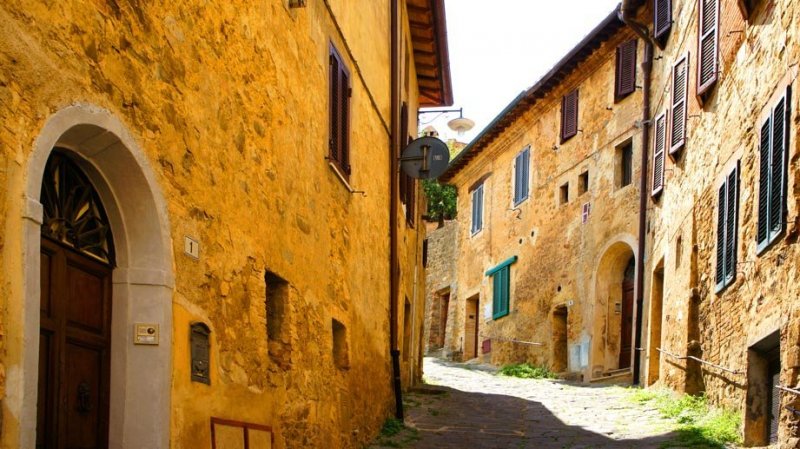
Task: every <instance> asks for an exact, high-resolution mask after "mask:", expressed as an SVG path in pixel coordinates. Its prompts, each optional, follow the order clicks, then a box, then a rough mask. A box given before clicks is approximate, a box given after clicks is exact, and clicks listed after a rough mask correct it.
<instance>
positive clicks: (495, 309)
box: [492, 270, 503, 317]
mask: <svg viewBox="0 0 800 449" xmlns="http://www.w3.org/2000/svg"><path fill="white" fill-rule="evenodd" d="M501 272H502V270H500V272H498V273H495V274H494V276H493V277H492V281H493V282H492V284H493V288H492V315H493V317H497V315H499V314H500V297H501V295H502V292H501V290H502V289H503V287H502V285H503V282H502V277H503V276H502V274H501Z"/></svg>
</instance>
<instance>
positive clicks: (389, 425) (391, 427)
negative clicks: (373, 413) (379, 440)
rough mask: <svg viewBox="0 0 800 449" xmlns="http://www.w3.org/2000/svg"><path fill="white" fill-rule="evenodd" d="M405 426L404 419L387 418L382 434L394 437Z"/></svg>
mask: <svg viewBox="0 0 800 449" xmlns="http://www.w3.org/2000/svg"><path fill="white" fill-rule="evenodd" d="M405 427H406V426H405V424H403V421H400V420H399V419H397V418H387V419H386V421H384V422H383V426H382V427H381V436H382V437H393V436H395V435H397V434H398V433H400V432H401V431H402V430H403V429H404V428H405Z"/></svg>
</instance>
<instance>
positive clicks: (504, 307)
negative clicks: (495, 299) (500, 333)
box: [500, 267, 511, 315]
mask: <svg viewBox="0 0 800 449" xmlns="http://www.w3.org/2000/svg"><path fill="white" fill-rule="evenodd" d="M500 274H502V276H503V278H502V284H503V290H502V296H500V311H501V312H502V313H503V314H504V315H505V314H508V296H509V286H510V285H511V282H510V279H509V275H510V274H511V268H510V267H505V268H504V269H502V270H500Z"/></svg>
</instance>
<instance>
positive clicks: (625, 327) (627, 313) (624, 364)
mask: <svg viewBox="0 0 800 449" xmlns="http://www.w3.org/2000/svg"><path fill="white" fill-rule="evenodd" d="M620 332H621V333H620V335H619V368H620V369H622V368H630V366H631V351H632V349H633V344H632V343H631V339H632V336H633V335H632V334H633V281H632V280H628V279H626V280H624V281H622V330H621V331H620Z"/></svg>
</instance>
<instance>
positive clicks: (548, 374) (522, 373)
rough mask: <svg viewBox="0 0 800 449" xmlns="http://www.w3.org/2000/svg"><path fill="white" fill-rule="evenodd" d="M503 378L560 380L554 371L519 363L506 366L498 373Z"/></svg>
mask: <svg viewBox="0 0 800 449" xmlns="http://www.w3.org/2000/svg"><path fill="white" fill-rule="evenodd" d="M497 373H498V374H500V375H501V376H509V377H519V378H522V379H558V376H556V375H555V373H553V372H552V371H550V370H549V369H547V368H546V367H544V366H536V365H531V364H530V363H518V364H514V365H506V366H504V367H502V368H500V371H498V372H497Z"/></svg>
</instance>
